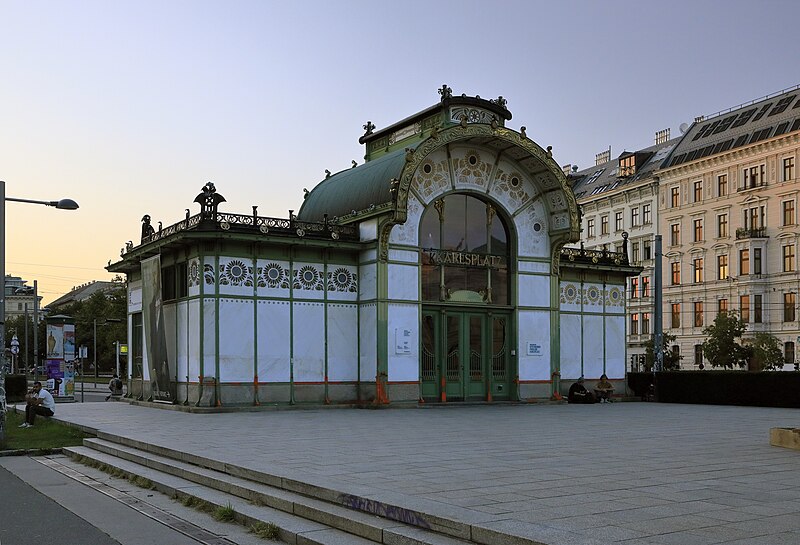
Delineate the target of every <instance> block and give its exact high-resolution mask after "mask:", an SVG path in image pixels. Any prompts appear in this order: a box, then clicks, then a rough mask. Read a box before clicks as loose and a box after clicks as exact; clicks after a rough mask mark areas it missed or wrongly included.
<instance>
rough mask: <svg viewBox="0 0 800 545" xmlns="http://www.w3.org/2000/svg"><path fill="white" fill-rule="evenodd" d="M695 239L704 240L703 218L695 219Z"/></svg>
mask: <svg viewBox="0 0 800 545" xmlns="http://www.w3.org/2000/svg"><path fill="white" fill-rule="evenodd" d="M694 241H695V242H702V241H703V220H701V219H696V220H694Z"/></svg>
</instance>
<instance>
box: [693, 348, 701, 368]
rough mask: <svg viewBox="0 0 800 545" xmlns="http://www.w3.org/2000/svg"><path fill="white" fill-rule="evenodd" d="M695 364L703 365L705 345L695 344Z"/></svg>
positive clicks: (697, 365)
mask: <svg viewBox="0 0 800 545" xmlns="http://www.w3.org/2000/svg"><path fill="white" fill-rule="evenodd" d="M694 364H695V366H696V367H700V366H701V365H703V345H702V344H696V345H694Z"/></svg>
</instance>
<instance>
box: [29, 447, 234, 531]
mask: <svg viewBox="0 0 800 545" xmlns="http://www.w3.org/2000/svg"><path fill="white" fill-rule="evenodd" d="M32 459H33V460H36V461H37V462H39V463H40V464H43V465H45V466H47V467H49V468H50V469H52V470H54V471H58V472H59V473H61V474H62V475H64V476H66V477H69V478H70V479H74V480H76V481H78V482H80V483H82V484H85V485H86V486H89V487H91V488H94V489H95V490H97V491H98V492H100V493H101V494H105V495H106V496H108V497H110V498H113V499H115V500H117V501H119V502H121V503H124V504H125V505H127V506H128V507H130V508H131V509H135V510H136V511H138V512H140V513H141V514H143V515H145V516H146V517H149V518H151V519H153V520H155V521H156V522H160V523H161V524H163V525H164V526H167V527H169V528H172V529H173V530H175V531H176V532H180V533H182V534H184V535H186V536H189V537H190V538H192V539H194V540H197V541H198V542H200V543H203V544H205V545H236V544H235V543H234V542H233V541H231V540H229V539H225V538H224V537H220V536H218V535H216V534H212V533H211V532H209V531H208V530H205V529H203V528H201V527H199V526H197V525H196V524H192V523H191V522H188V521H185V520H183V519H181V518H178V517H176V516H175V515H172V514H170V513H167V512H166V511H164V510H162V509H159V508H158V507H156V506H154V505H150V504H149V503H147V502H143V501H142V500H140V499H138V498H136V497H134V496H131V495H130V494H128V493H127V492H124V491H122V490H119V489H118V488H114V487H113V486H111V485H109V484H107V483H102V482H100V481H98V480H96V479H93V478H92V477H89V476H88V475H85V474H83V473H81V472H80V471H77V470H75V469H74V468H71V467H69V466H66V465H64V464H62V463H61V462H59V461H58V459H56V458H49V457H48V458H32Z"/></svg>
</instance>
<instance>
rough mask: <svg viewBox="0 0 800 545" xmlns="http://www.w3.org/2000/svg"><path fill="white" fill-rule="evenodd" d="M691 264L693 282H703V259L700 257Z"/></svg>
mask: <svg viewBox="0 0 800 545" xmlns="http://www.w3.org/2000/svg"><path fill="white" fill-rule="evenodd" d="M692 263H693V265H692V266H693V267H694V281H695V283H697V282H702V281H703V258H702V257H698V258H696V259H695V260H694V261H693V262H692Z"/></svg>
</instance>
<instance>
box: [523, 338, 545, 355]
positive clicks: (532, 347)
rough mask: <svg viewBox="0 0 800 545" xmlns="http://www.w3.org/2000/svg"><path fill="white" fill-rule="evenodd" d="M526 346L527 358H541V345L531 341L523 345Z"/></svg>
mask: <svg viewBox="0 0 800 545" xmlns="http://www.w3.org/2000/svg"><path fill="white" fill-rule="evenodd" d="M525 346H527V353H528V355H529V356H541V355H542V345H541V344H539V343H536V342H533V341H528V342H527V343H525Z"/></svg>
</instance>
